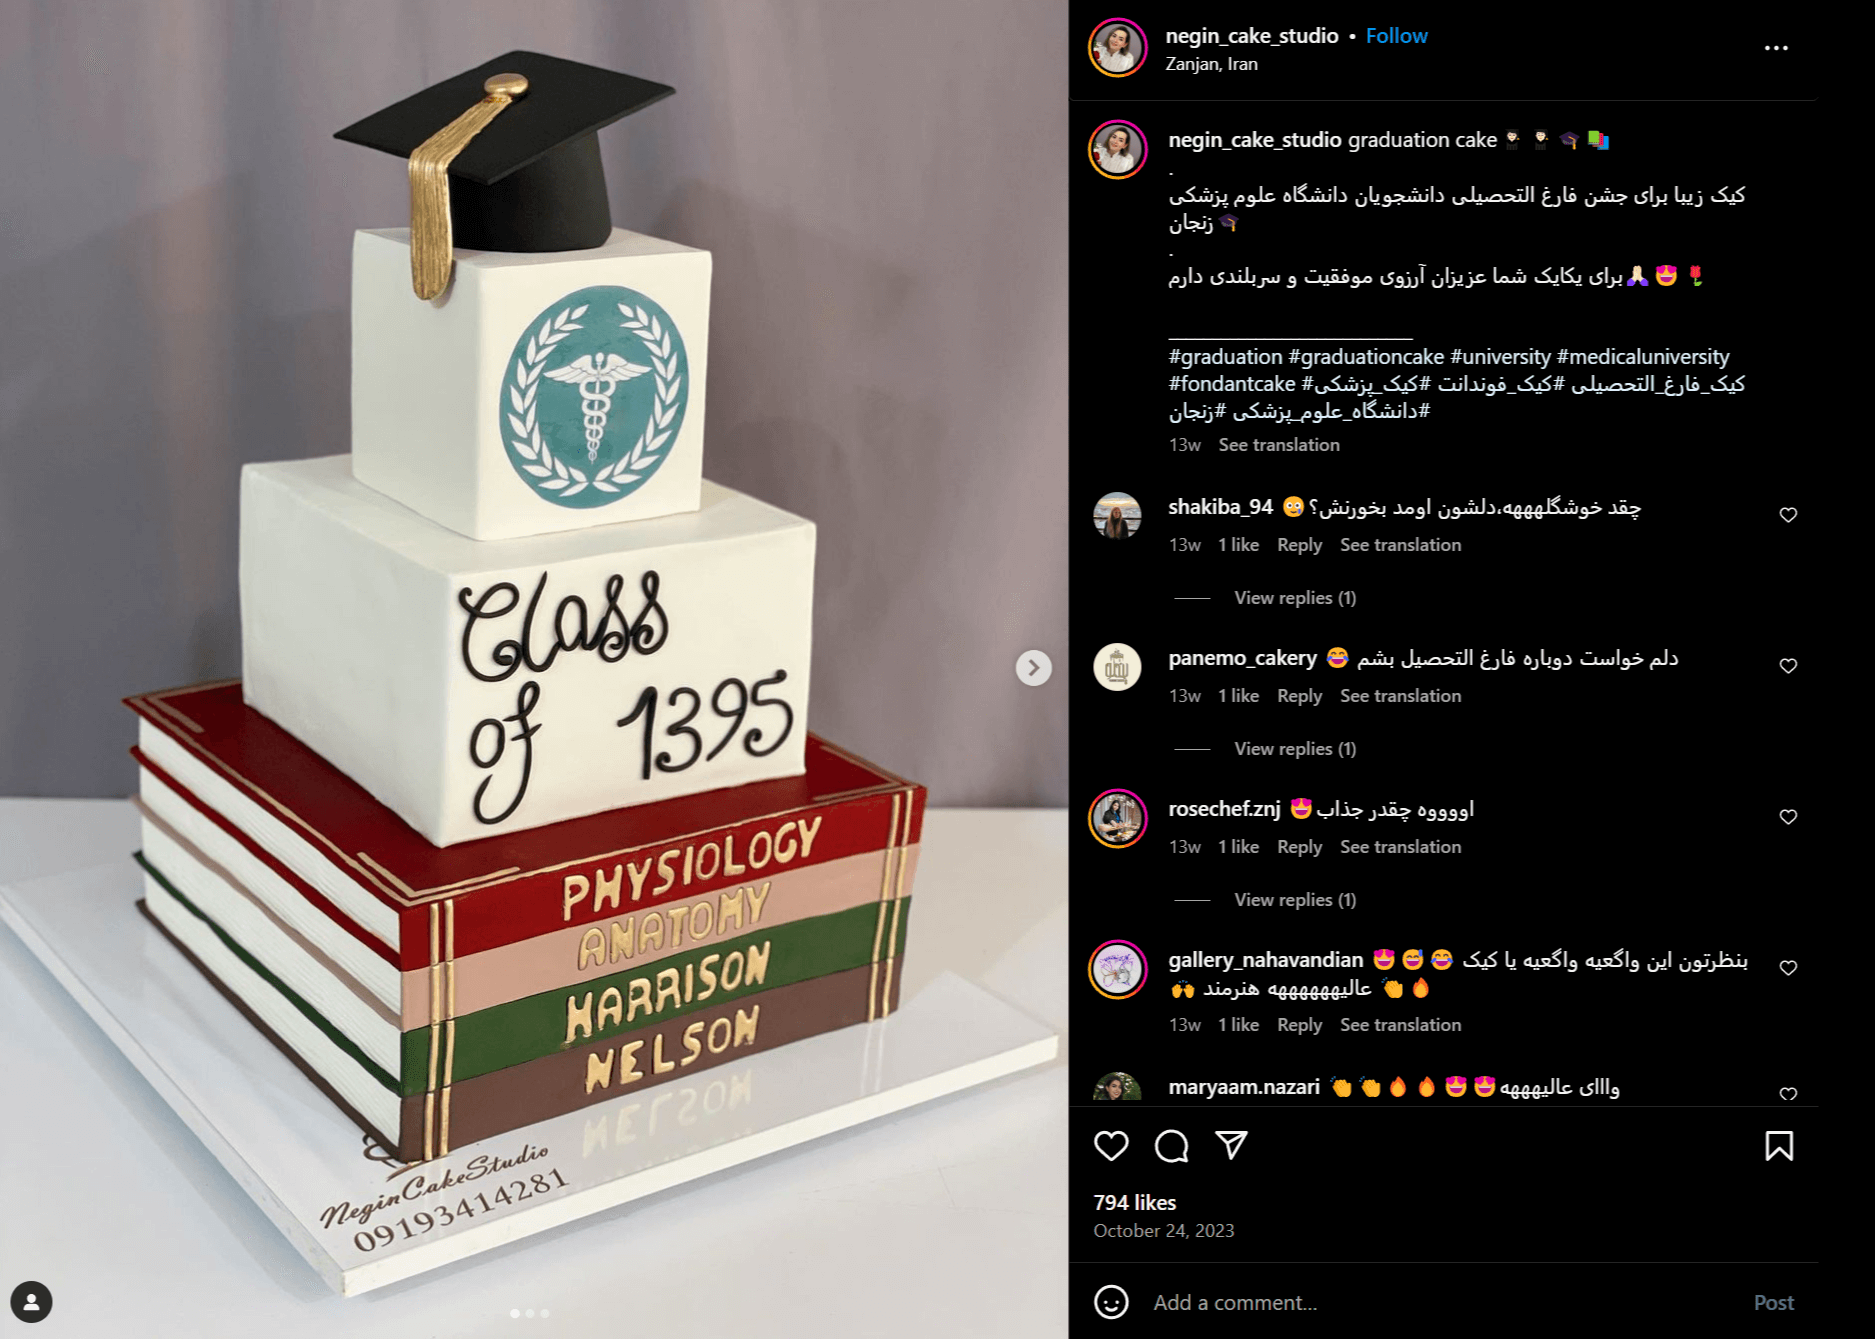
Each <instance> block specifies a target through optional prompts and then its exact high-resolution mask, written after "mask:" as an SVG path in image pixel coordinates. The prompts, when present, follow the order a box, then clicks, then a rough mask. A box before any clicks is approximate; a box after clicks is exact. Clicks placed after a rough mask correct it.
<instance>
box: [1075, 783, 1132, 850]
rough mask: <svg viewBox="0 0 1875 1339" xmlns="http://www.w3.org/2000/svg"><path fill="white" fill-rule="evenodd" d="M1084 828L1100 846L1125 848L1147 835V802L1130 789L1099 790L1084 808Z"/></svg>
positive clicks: (1114, 848)
mask: <svg viewBox="0 0 1875 1339" xmlns="http://www.w3.org/2000/svg"><path fill="white" fill-rule="evenodd" d="M1087 830H1088V831H1089V832H1091V833H1093V834H1094V840H1095V841H1097V842H1099V843H1100V844H1101V845H1102V846H1105V847H1109V848H1111V849H1113V850H1116V851H1119V850H1124V849H1125V848H1126V847H1128V846H1131V845H1132V844H1133V843H1134V842H1136V841H1138V840H1139V839H1140V838H1141V837H1143V836H1145V835H1146V806H1145V805H1144V804H1143V803H1142V802H1141V801H1140V798H1139V796H1137V795H1135V794H1133V792H1132V791H1130V790H1108V791H1102V792H1101V793H1100V795H1098V796H1097V797H1096V798H1095V800H1094V802H1093V803H1092V804H1091V805H1089V806H1088V808H1087Z"/></svg>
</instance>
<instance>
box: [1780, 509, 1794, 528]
mask: <svg viewBox="0 0 1875 1339" xmlns="http://www.w3.org/2000/svg"><path fill="white" fill-rule="evenodd" d="M1777 514H1778V515H1779V516H1782V517H1783V518H1784V524H1785V525H1789V524H1790V523H1791V522H1792V521H1794V520H1796V519H1797V509H1796V508H1795V507H1779V508H1778V509H1777Z"/></svg>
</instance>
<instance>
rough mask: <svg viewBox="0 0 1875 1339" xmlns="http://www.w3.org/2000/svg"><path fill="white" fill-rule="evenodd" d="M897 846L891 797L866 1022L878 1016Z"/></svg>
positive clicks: (895, 800) (895, 799) (894, 803)
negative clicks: (881, 956) (882, 952)
mask: <svg viewBox="0 0 1875 1339" xmlns="http://www.w3.org/2000/svg"><path fill="white" fill-rule="evenodd" d="M897 845H898V796H897V795H894V796H893V797H892V821H891V824H890V825H889V826H888V827H887V828H886V833H885V860H884V862H883V863H882V864H881V866H880V870H879V920H878V923H877V924H876V925H874V926H873V930H872V975H871V977H870V978H869V980H868V981H867V983H866V1021H867V1022H868V1023H870V1022H871V1021H872V1020H873V1019H875V1018H877V1017H878V1016H879V949H880V948H881V946H882V945H883V942H884V940H885V908H886V904H887V903H888V902H889V901H890V900H891V893H892V853H893V850H894V849H895V848H896V847H897Z"/></svg>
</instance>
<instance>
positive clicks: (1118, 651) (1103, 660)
mask: <svg viewBox="0 0 1875 1339" xmlns="http://www.w3.org/2000/svg"><path fill="white" fill-rule="evenodd" d="M1139 671H1140V659H1139V652H1137V651H1135V650H1134V649H1133V648H1132V647H1130V646H1128V645H1127V644H1126V643H1125V642H1108V643H1107V644H1106V645H1105V646H1103V647H1101V648H1100V650H1098V651H1096V652H1095V653H1094V677H1095V678H1096V679H1098V680H1099V681H1100V686H1101V687H1102V688H1105V689H1107V690H1108V691H1109V692H1114V693H1124V692H1125V691H1126V690H1127V689H1129V688H1131V687H1132V686H1133V685H1134V684H1136V683H1138V682H1139Z"/></svg>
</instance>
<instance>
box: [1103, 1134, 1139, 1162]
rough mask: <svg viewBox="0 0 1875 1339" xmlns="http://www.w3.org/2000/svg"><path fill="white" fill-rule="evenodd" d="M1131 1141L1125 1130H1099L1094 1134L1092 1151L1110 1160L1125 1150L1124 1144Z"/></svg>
mask: <svg viewBox="0 0 1875 1339" xmlns="http://www.w3.org/2000/svg"><path fill="white" fill-rule="evenodd" d="M1131 1142H1132V1141H1131V1140H1130V1139H1128V1138H1127V1137H1126V1131H1125V1130H1099V1131H1097V1132H1095V1134H1094V1151H1095V1152H1096V1153H1098V1154H1100V1156H1101V1157H1103V1158H1105V1159H1106V1160H1107V1161H1108V1162H1112V1161H1113V1160H1114V1159H1115V1158H1117V1157H1119V1156H1120V1155H1121V1154H1122V1153H1124V1152H1126V1146H1127V1145H1128V1144H1129V1143H1131Z"/></svg>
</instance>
